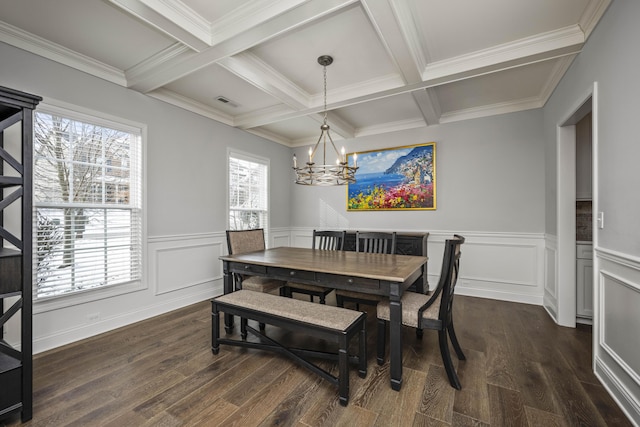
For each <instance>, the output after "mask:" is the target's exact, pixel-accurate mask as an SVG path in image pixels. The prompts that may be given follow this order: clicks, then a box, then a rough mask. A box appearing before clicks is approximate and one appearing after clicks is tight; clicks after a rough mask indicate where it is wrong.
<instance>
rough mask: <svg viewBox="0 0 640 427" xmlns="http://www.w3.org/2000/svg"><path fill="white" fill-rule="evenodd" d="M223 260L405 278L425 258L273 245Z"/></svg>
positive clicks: (362, 275) (383, 277)
mask: <svg viewBox="0 0 640 427" xmlns="http://www.w3.org/2000/svg"><path fill="white" fill-rule="evenodd" d="M220 259H221V260H223V261H232V262H243V263H247V264H255V265H264V266H267V267H281V268H290V269H295V270H306V271H313V272H317V273H329V274H339V275H344V276H353V277H365V278H370V279H378V280H386V281H390V282H405V281H406V280H407V279H408V278H409V276H411V275H412V274H413V273H414V272H415V271H416V270H418V269H419V268H421V267H422V265H424V264H425V263H426V262H427V260H428V258H427V257H423V256H413V255H386V254H370V253H364V252H352V251H330V250H320V249H309V248H293V247H277V248H271V249H266V250H264V251H256V252H247V253H243V254H236V255H225V256H221V257H220Z"/></svg>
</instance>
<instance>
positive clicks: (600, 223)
mask: <svg viewBox="0 0 640 427" xmlns="http://www.w3.org/2000/svg"><path fill="white" fill-rule="evenodd" d="M598 228H599V229H603V228H604V212H598Z"/></svg>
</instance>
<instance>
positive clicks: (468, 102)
mask: <svg viewBox="0 0 640 427" xmlns="http://www.w3.org/2000/svg"><path fill="white" fill-rule="evenodd" d="M556 66H557V61H554V60H550V61H543V62H538V63H536V64H531V65H529V66H527V67H517V68H512V69H509V70H504V71H500V72H496V73H491V74H487V75H484V76H480V77H476V78H474V79H467V80H461V81H459V82H455V83H449V84H446V85H442V86H439V87H437V88H435V89H434V91H435V93H436V95H437V98H438V101H439V105H440V108H441V110H442V112H443V113H451V112H455V111H459V110H466V109H469V108H478V107H482V106H486V105H495V104H501V103H509V102H513V100H531V99H535V98H537V97H538V96H539V94H540V93H541V92H542V90H543V89H544V87H545V85H546V84H547V80H548V76H549V75H551V74H552V72H553V69H554V67H556Z"/></svg>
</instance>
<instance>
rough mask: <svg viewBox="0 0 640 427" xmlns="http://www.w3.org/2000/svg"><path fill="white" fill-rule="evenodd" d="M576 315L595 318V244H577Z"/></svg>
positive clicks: (582, 317) (583, 317) (581, 317)
mask: <svg viewBox="0 0 640 427" xmlns="http://www.w3.org/2000/svg"><path fill="white" fill-rule="evenodd" d="M576 255H577V258H576V286H577V288H576V315H577V316H578V318H580V319H592V318H593V246H592V245H590V244H582V243H578V244H577V245H576Z"/></svg>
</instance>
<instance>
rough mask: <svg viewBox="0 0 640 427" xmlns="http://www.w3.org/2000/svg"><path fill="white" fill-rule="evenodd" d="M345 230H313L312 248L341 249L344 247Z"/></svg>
mask: <svg viewBox="0 0 640 427" xmlns="http://www.w3.org/2000/svg"><path fill="white" fill-rule="evenodd" d="M346 235H347V232H346V231H329V230H322V231H318V230H313V243H312V245H313V246H312V248H313V249H322V250H328V251H341V250H343V249H344V241H345V238H346Z"/></svg>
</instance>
